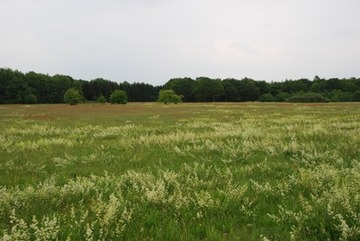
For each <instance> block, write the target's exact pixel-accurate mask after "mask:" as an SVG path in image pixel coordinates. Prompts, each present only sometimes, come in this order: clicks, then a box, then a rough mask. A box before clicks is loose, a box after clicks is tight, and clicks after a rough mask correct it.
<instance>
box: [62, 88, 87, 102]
mask: <svg viewBox="0 0 360 241" xmlns="http://www.w3.org/2000/svg"><path fill="white" fill-rule="evenodd" d="M82 100H83V97H82V95H81V94H80V92H79V90H77V89H74V88H70V89H68V90H67V91H66V92H65V94H64V101H65V102H66V103H68V104H70V105H76V104H78V103H80V102H81V101H82Z"/></svg>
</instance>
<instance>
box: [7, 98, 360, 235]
mask: <svg viewBox="0 0 360 241" xmlns="http://www.w3.org/2000/svg"><path fill="white" fill-rule="evenodd" d="M0 240H360V104H359V103H341V104H334V103H329V104H289V103H271V104H270V103H206V104H198V103H194V104H178V105H162V104H158V103H131V104H127V105H100V104H81V105H77V106H70V105H0Z"/></svg>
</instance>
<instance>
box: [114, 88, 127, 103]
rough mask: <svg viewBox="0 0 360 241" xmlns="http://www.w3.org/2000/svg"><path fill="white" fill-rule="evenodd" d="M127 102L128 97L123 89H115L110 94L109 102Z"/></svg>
mask: <svg viewBox="0 0 360 241" xmlns="http://www.w3.org/2000/svg"><path fill="white" fill-rule="evenodd" d="M127 102H128V97H127V94H126V92H125V91H123V90H115V91H113V92H112V93H111V95H110V103H111V104H126V103H127Z"/></svg>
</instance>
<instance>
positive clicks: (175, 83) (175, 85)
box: [164, 78, 195, 102]
mask: <svg viewBox="0 0 360 241" xmlns="http://www.w3.org/2000/svg"><path fill="white" fill-rule="evenodd" d="M194 83H195V81H194V80H193V79H191V78H175V79H170V80H169V81H168V82H167V83H166V84H165V86H164V89H169V90H173V91H175V93H176V94H178V95H182V96H184V97H183V100H184V102H191V101H194V100H195V99H194V95H193V91H192V90H193V87H194Z"/></svg>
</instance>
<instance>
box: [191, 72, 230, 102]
mask: <svg viewBox="0 0 360 241" xmlns="http://www.w3.org/2000/svg"><path fill="white" fill-rule="evenodd" d="M193 93H194V95H195V100H196V101H203V102H209V101H220V100H221V97H222V96H223V95H224V93H225V91H224V87H223V85H222V84H221V80H219V79H210V78H207V77H199V78H197V79H196V81H195V84H194V88H193Z"/></svg>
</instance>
